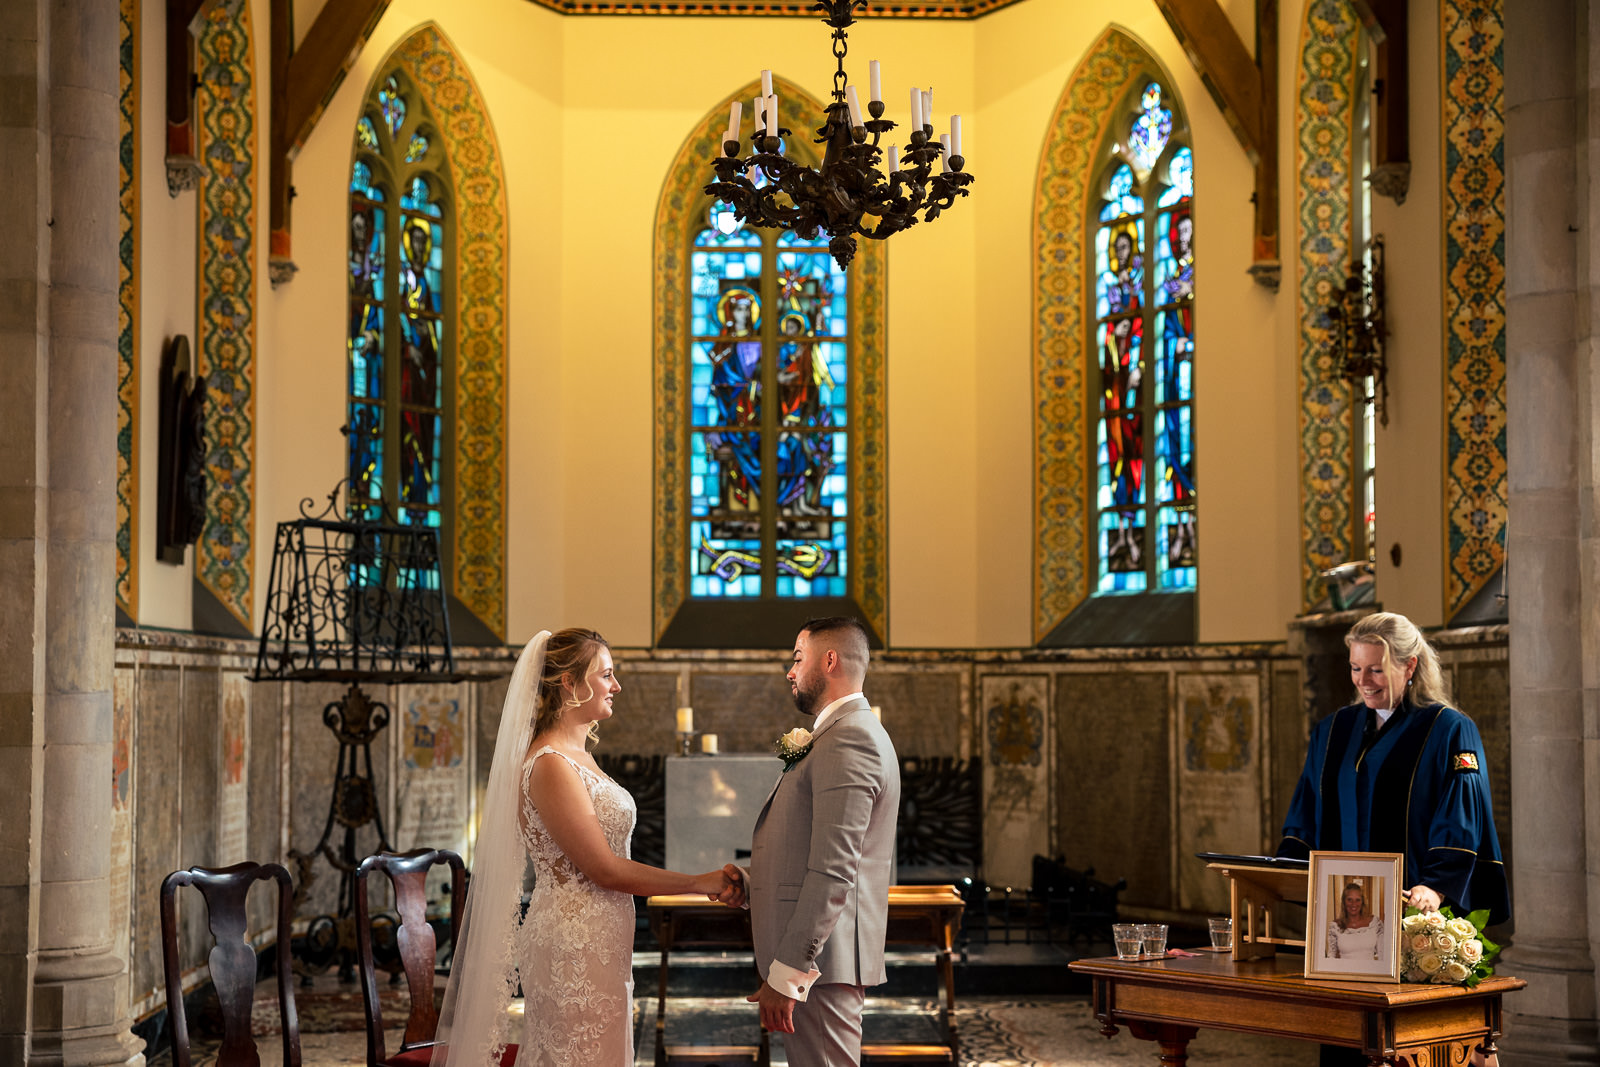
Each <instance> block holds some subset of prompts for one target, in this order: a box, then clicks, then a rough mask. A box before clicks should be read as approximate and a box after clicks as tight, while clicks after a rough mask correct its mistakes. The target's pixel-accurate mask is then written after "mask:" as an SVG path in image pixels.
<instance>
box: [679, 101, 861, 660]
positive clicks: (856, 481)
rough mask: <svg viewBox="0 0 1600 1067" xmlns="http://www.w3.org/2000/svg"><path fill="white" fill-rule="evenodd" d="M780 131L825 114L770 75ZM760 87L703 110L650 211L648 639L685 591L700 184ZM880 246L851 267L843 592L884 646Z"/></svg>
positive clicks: (798, 141) (808, 154)
mask: <svg viewBox="0 0 1600 1067" xmlns="http://www.w3.org/2000/svg"><path fill="white" fill-rule="evenodd" d="M773 86H774V88H775V89H776V91H777V95H778V100H779V105H778V106H779V110H780V118H779V121H780V124H781V125H782V126H783V127H784V128H786V129H790V130H794V131H797V133H798V132H800V131H806V130H809V129H811V128H813V127H814V126H815V125H816V124H817V122H818V121H819V120H820V116H821V115H822V112H823V108H822V105H821V104H820V103H819V102H818V101H817V100H816V99H814V98H813V97H812V96H811V95H810V94H809V93H807V92H806V91H805V90H803V89H801V88H800V87H798V86H796V85H794V84H793V83H792V82H789V81H787V80H785V79H783V78H780V77H778V76H776V75H774V76H773ZM758 89H759V86H758V85H757V84H756V83H755V82H751V83H750V84H749V85H747V86H743V87H741V88H740V89H739V90H738V91H737V92H735V93H733V94H731V95H729V96H727V97H726V98H724V99H723V101H722V102H721V103H719V104H717V105H716V106H715V107H713V108H712V109H711V110H710V111H708V112H707V113H706V115H705V117H704V118H702V119H701V121H700V122H698V123H696V124H695V129H694V131H693V132H692V133H691V134H690V135H689V137H688V139H687V140H685V141H684V143H683V146H682V147H681V148H679V149H678V154H677V156H676V157H675V158H674V159H673V162H672V165H671V167H670V168H669V169H668V171H667V177H666V181H665V182H664V183H663V184H662V187H661V199H660V200H659V201H658V203H657V205H656V215H655V240H654V247H653V251H652V259H651V262H652V265H653V267H654V271H653V274H654V279H655V303H654V306H653V315H652V332H653V334H654V352H655V359H654V364H653V375H654V386H655V426H656V428H655V472H656V478H655V504H654V507H653V509H652V513H653V516H654V527H655V529H654V537H653V542H654V546H655V555H654V559H653V561H652V563H651V615H652V633H653V634H654V635H655V637H656V638H660V636H661V634H662V633H663V632H664V631H665V630H666V627H667V625H668V624H669V623H670V622H671V621H672V618H673V616H674V615H675V614H676V613H677V611H678V608H679V607H680V606H681V605H682V604H683V602H684V600H685V599H687V597H688V595H689V583H688V559H689V554H688V547H687V546H688V538H689V518H688V511H687V508H686V507H685V496H686V493H685V487H686V486H687V485H688V478H689V426H688V420H687V417H686V411H685V395H686V394H685V390H686V389H687V388H688V384H689V336H690V332H689V301H688V291H689V283H688V272H689V251H690V249H691V248H692V247H693V242H694V235H695V233H696V232H697V231H698V230H699V229H700V227H702V226H703V225H704V224H705V221H704V220H705V218H706V211H707V209H708V207H709V204H708V202H707V200H706V196H705V193H704V191H703V190H704V187H705V185H706V183H707V182H709V181H710V180H711V179H712V178H713V177H714V174H713V172H712V170H711V159H712V158H713V157H714V156H716V155H717V154H718V153H719V152H720V151H721V134H722V131H723V129H724V128H725V127H726V123H727V116H728V105H729V104H731V103H732V102H733V101H734V100H749V99H750V98H751V97H752V96H754V95H755V94H756V92H757V91H758ZM789 143H791V144H792V145H793V148H792V151H793V152H794V153H795V154H797V155H798V157H799V158H801V159H804V160H806V161H807V162H809V163H811V164H812V165H815V164H816V158H815V155H814V153H813V150H812V149H811V146H810V138H808V137H801V136H797V137H795V138H793V139H792V142H789ZM884 244H885V242H883V241H872V240H867V239H862V240H860V241H859V242H858V251H857V253H856V258H855V259H854V260H853V261H852V263H851V266H850V315H851V319H852V321H851V330H850V337H851V350H850V358H851V367H850V379H849V380H850V383H851V384H850V401H849V403H850V414H849V418H850V427H851V431H850V439H851V440H850V447H851V451H850V486H851V488H850V516H851V523H852V525H853V529H854V532H853V533H852V534H851V535H850V549H851V552H852V558H851V560H850V563H849V568H850V570H849V590H850V596H851V597H852V598H854V600H855V602H856V604H857V606H859V607H860V609H861V612H862V614H863V615H864V616H865V621H866V623H867V624H868V625H869V626H870V627H871V628H872V629H873V630H874V631H875V632H876V633H878V634H879V635H880V636H881V637H882V638H883V640H884V643H885V644H888V642H889V566H888V548H889V539H888V522H889V507H888V503H889V493H888V448H889V442H888V393H887V391H886V371H887V354H888V318H887V304H886V302H885V296H884V294H885V292H886V289H887V286H888V257H887V254H886V251H885V248H884Z"/></svg>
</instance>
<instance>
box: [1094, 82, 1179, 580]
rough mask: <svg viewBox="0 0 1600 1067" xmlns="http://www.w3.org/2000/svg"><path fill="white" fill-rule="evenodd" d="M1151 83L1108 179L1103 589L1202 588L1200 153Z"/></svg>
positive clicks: (1099, 544)
mask: <svg viewBox="0 0 1600 1067" xmlns="http://www.w3.org/2000/svg"><path fill="white" fill-rule="evenodd" d="M1162 96H1163V90H1162V87H1161V86H1160V85H1159V84H1158V83H1155V82H1151V83H1149V84H1148V85H1147V86H1146V87H1145V88H1144V90H1143V92H1142V93H1141V94H1140V96H1139V99H1138V102H1137V107H1136V109H1135V110H1134V114H1133V115H1132V116H1131V118H1130V120H1129V121H1128V122H1127V125H1125V126H1124V127H1123V128H1122V130H1121V132H1120V138H1121V143H1120V144H1119V145H1118V146H1117V148H1116V150H1115V151H1114V153H1113V155H1112V158H1111V161H1110V162H1109V163H1108V164H1107V166H1106V168H1105V170H1104V171H1103V172H1102V174H1101V175H1100V182H1099V191H1100V198H1101V199H1100V206H1099V208H1098V210H1097V211H1096V212H1095V215H1094V217H1095V222H1094V223H1093V229H1092V232H1091V234H1090V235H1089V240H1090V242H1091V246H1092V252H1091V255H1092V256H1093V259H1094V264H1095V267H1094V279H1093V282H1092V284H1093V300H1094V307H1095V320H1094V335H1093V343H1092V345H1091V350H1092V351H1093V352H1094V353H1095V359H1096V360H1097V362H1098V364H1099V375H1098V378H1097V379H1094V380H1095V382H1096V387H1097V392H1098V400H1097V403H1096V410H1097V413H1098V414H1097V419H1096V435H1095V445H1094V448H1095V454H1094V456H1093V464H1094V479H1093V486H1094V493H1095V508H1094V515H1095V531H1094V542H1095V549H1096V557H1097V560H1096V564H1097V571H1096V576H1095V587H1094V588H1095V591H1096V592H1097V593H1125V592H1145V591H1179V590H1193V589H1194V587H1195V570H1196V566H1195V535H1196V521H1195V480H1194V336H1195V333H1194V155H1193V153H1192V152H1191V151H1190V150H1189V148H1188V147H1186V146H1185V145H1183V144H1181V143H1180V141H1179V139H1178V138H1177V137H1175V136H1174V125H1173V117H1172V111H1171V110H1170V109H1169V108H1166V107H1163V106H1162V103H1161V100H1162Z"/></svg>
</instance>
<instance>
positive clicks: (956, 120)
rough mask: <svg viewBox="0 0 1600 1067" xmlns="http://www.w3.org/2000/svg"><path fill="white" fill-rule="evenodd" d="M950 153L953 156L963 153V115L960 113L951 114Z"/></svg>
mask: <svg viewBox="0 0 1600 1067" xmlns="http://www.w3.org/2000/svg"><path fill="white" fill-rule="evenodd" d="M950 154H951V155H952V156H959V155H960V154H961V116H960V115H951V116H950Z"/></svg>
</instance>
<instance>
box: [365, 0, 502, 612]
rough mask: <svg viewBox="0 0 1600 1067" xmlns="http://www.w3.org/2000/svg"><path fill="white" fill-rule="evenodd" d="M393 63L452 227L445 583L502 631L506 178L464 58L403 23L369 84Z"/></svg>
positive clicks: (425, 29) (430, 28)
mask: <svg viewBox="0 0 1600 1067" xmlns="http://www.w3.org/2000/svg"><path fill="white" fill-rule="evenodd" d="M393 66H398V67H400V68H402V69H403V70H404V71H405V72H406V74H407V75H408V76H409V77H410V78H411V81H412V83H413V84H414V85H415V86H416V87H417V92H418V93H419V94H420V95H421V96H422V98H423V100H424V101H425V102H426V103H427V106H428V107H429V108H430V109H431V110H432V112H433V116H434V120H435V122H436V123H437V125H438V128H439V134H440V137H441V139H442V141H443V145H444V154H445V158H446V159H447V160H448V162H449V166H450V182H451V187H452V188H453V190H454V192H455V204H456V211H457V218H456V224H455V226H454V233H455V250H454V251H455V264H456V278H455V302H456V308H455V313H456V333H455V337H456V344H455V382H454V387H455V420H454V429H455V453H454V468H453V470H454V478H453V485H454V494H453V495H454V500H453V502H452V512H451V514H452V519H453V521H452V522H451V523H449V524H447V526H448V534H447V536H449V537H450V539H451V541H452V543H453V550H452V551H451V559H450V567H451V583H450V589H451V592H452V593H453V594H454V595H455V597H456V599H458V600H460V601H461V602H462V603H463V604H465V605H466V606H467V607H468V608H470V609H471V610H472V612H473V614H475V615H476V616H477V617H478V618H479V619H480V620H482V621H483V623H484V624H485V625H487V626H488V627H489V629H491V630H492V631H493V632H494V633H495V634H496V635H497V636H499V637H501V638H502V639H503V638H504V636H505V628H506V457H505V452H506V346H507V328H508V317H509V316H508V310H509V309H508V307H507V303H506V288H507V264H508V257H507V253H506V240H507V223H506V182H505V173H504V170H503V162H502V156H501V152H500V146H499V141H498V139H497V138H496V136H495V130H494V123H493V122H492V121H491V119H490V117H489V112H488V109H487V107H486V106H485V104H484V98H483V94H482V92H480V91H479V89H478V86H477V83H476V82H475V81H474V80H473V77H472V73H471V71H469V70H468V69H467V65H466V63H465V61H464V60H463V59H462V58H461V56H460V54H459V53H458V52H457V51H456V49H455V47H454V46H453V45H452V44H451V43H450V42H449V40H448V39H447V38H446V37H445V36H444V34H443V33H442V32H441V31H440V29H439V27H438V26H437V25H435V24H433V23H431V22H430V23H427V24H426V25H423V26H421V27H419V28H418V29H417V30H415V31H414V32H413V33H411V34H410V35H409V36H408V37H407V38H406V39H405V40H404V41H402V42H401V43H400V45H399V46H398V47H397V48H396V49H395V51H394V53H393V55H392V56H391V58H390V60H389V62H388V63H386V64H384V65H383V67H382V68H381V69H380V70H379V72H378V74H377V76H376V77H375V78H374V81H373V84H372V86H369V89H368V95H371V91H372V89H373V88H374V87H376V86H377V85H380V84H382V81H383V79H384V78H385V77H387V76H388V71H389V69H390V68H391V67H393Z"/></svg>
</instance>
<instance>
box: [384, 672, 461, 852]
mask: <svg viewBox="0 0 1600 1067" xmlns="http://www.w3.org/2000/svg"><path fill="white" fill-rule="evenodd" d="M398 696H399V706H398V708H397V710H396V716H395V722H394V724H393V726H391V728H390V729H391V731H392V733H393V738H394V745H395V748H396V753H395V763H394V767H395V811H396V816H395V824H394V827H393V830H392V833H391V839H392V841H393V842H394V847H395V849H396V850H397V851H401V852H404V851H406V850H409V849H413V848H448V849H452V850H453V851H455V852H457V853H460V854H463V855H465V853H466V851H467V816H468V811H469V806H470V796H471V788H472V769H471V767H469V766H468V764H467V755H468V753H467V748H468V744H467V736H468V728H469V726H470V725H471V722H470V719H471V707H470V705H471V690H470V687H469V686H467V685H465V684H462V685H448V686H404V687H401V688H400V689H399V691H398Z"/></svg>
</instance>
